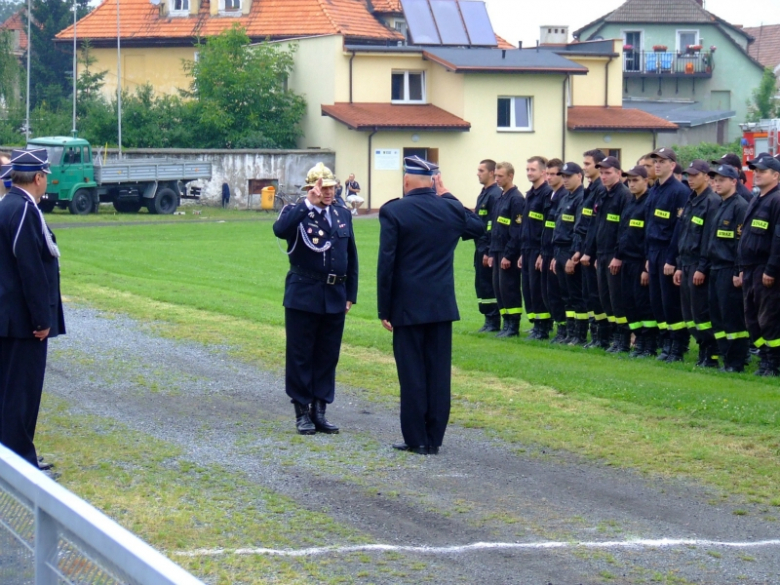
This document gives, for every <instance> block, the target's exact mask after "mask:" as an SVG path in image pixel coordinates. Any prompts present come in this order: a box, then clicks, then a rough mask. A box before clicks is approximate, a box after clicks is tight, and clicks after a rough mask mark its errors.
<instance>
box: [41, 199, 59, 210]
mask: <svg viewBox="0 0 780 585" xmlns="http://www.w3.org/2000/svg"><path fill="white" fill-rule="evenodd" d="M56 205H57V202H56V201H40V202H39V203H38V207H40V209H41V211H43V212H44V213H51V212H52V211H54V207H55V206H56Z"/></svg>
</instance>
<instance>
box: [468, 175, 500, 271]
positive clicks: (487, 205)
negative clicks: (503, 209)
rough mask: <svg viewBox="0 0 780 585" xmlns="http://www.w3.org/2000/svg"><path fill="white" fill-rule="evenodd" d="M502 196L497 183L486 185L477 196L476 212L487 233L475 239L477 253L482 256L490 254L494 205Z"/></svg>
mask: <svg viewBox="0 0 780 585" xmlns="http://www.w3.org/2000/svg"><path fill="white" fill-rule="evenodd" d="M499 197H501V187H499V186H498V184H497V183H493V184H492V185H490V187H484V188H483V189H482V191H481V192H480V194H479V197H477V206H476V207H475V208H474V213H476V214H477V215H478V216H479V219H481V220H482V225H483V226H484V227H485V233H483V234H482V236H480V238H479V239H477V240H474V243H475V244H476V246H477V253H478V254H479V255H480V256H487V255H488V254H490V237H491V232H492V230H493V207H495V205H496V203H497V202H498V198H499Z"/></svg>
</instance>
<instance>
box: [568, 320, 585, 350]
mask: <svg viewBox="0 0 780 585" xmlns="http://www.w3.org/2000/svg"><path fill="white" fill-rule="evenodd" d="M587 341H588V322H587V321H586V320H585V319H580V320H578V321H575V323H574V337H572V339H571V341H569V345H570V346H572V347H576V346H580V347H582V346H584V345H585V344H586V342H587Z"/></svg>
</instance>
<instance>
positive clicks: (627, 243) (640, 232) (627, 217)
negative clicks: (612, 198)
mask: <svg viewBox="0 0 780 585" xmlns="http://www.w3.org/2000/svg"><path fill="white" fill-rule="evenodd" d="M649 198H650V194H649V193H648V191H645V192H644V193H643V194H642V195H641V196H640V197H636V196H635V195H634V194H631V199H630V200H629V201H628V203H626V206H625V207H624V208H623V213H622V214H621V216H620V228H619V231H618V249H617V254H615V258H617V259H618V260H631V261H634V262H644V261H645V226H646V225H647V201H648V200H649Z"/></svg>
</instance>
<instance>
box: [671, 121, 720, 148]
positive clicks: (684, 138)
mask: <svg viewBox="0 0 780 585" xmlns="http://www.w3.org/2000/svg"><path fill="white" fill-rule="evenodd" d="M724 123H726V124H727V123H728V122H725V121H724ZM718 124H719V122H713V123H711V124H702V125H701V126H695V127H693V128H680V129H679V130H678V131H677V132H664V133H662V134H659V135H658V146H659V147H661V146H693V145H696V144H700V143H702V142H712V143H715V142H717V141H718Z"/></svg>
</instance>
